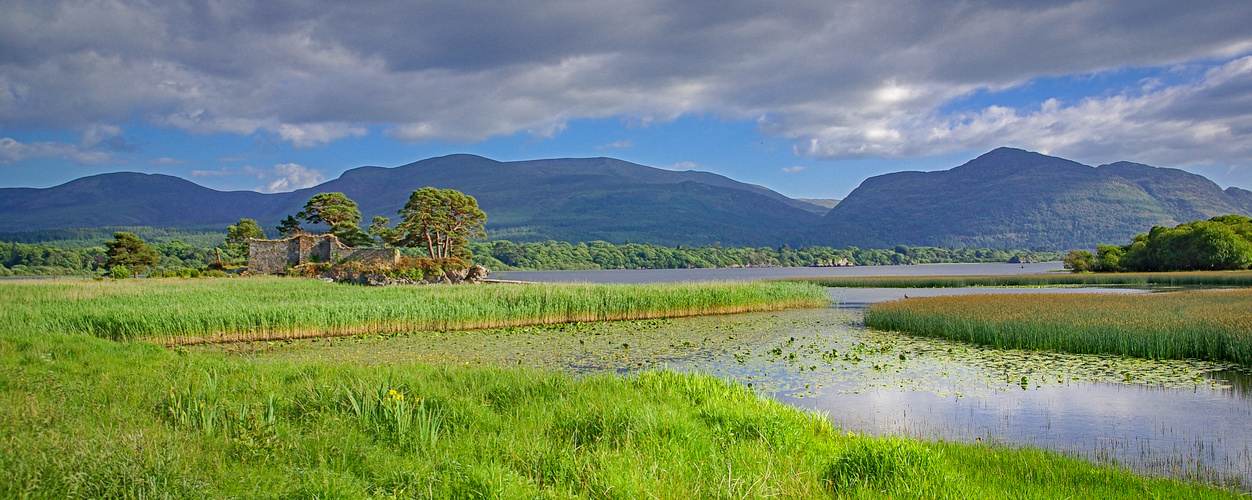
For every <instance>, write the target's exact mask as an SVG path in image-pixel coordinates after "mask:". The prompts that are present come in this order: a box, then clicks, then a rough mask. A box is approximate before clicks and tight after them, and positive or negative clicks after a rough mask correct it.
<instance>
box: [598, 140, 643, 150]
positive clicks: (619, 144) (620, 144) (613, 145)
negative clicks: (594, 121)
mask: <svg viewBox="0 0 1252 500" xmlns="http://www.w3.org/2000/svg"><path fill="white" fill-rule="evenodd" d="M633 147H635V142H634V141H614V142H610V143H608V144H601V145H599V146H596V149H626V148H633Z"/></svg>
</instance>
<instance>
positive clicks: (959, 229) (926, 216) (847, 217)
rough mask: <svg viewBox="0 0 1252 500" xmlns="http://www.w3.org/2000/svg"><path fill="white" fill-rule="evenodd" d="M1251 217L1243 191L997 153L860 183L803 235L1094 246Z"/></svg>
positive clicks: (1171, 174)
mask: <svg viewBox="0 0 1252 500" xmlns="http://www.w3.org/2000/svg"><path fill="white" fill-rule="evenodd" d="M1223 214H1243V215H1252V192H1249V191H1246V190H1243V189H1238V188H1228V189H1226V190H1225V191H1223V190H1222V189H1221V188H1220V187H1218V186H1217V184H1214V183H1213V182H1212V181H1210V180H1208V179H1207V178H1205V177H1203V176H1200V175H1196V174H1192V173H1188V172H1184V171H1182V170H1177V169H1170V168H1156V167H1151V166H1148V165H1141V164H1137V163H1129V162H1118V163H1112V164H1108V165H1101V166H1099V167H1090V166H1087V165H1083V164H1081V163H1077V162H1074V161H1070V160H1066V159H1063V158H1057V157H1053V156H1047V155H1042V154H1039V153H1033V152H1029V151H1023V150H1020V149H1012V148H1000V149H996V150H994V151H991V152H989V153H987V154H984V155H982V156H980V157H978V158H975V159H974V160H971V161H969V162H968V163H966V164H964V165H961V166H959V167H956V168H953V169H951V170H944V171H937V172H897V173H891V174H886V175H880V176H877V177H871V178H869V179H866V180H865V182H863V183H862V184H861V186H860V187H858V188H857V189H856V190H854V191H852V193H851V194H849V195H848V196H847V197H846V198H844V199H843V201H841V202H840V203H839V204H838V205H836V206H835V207H834V208H833V209H831V211H830V213H829V214H827V215H826V217H825V219H824V220H823V221H822V223H821V224H820V225H819V226H818V229H817V230H815V231H814V232H813V240H814V241H815V242H818V243H825V244H836V245H840V246H842V245H855V246H859V247H868V248H882V247H887V246H890V245H920V246H941V247H958V248H959V247H991V248H1038V247H1044V248H1054V249H1066V248H1095V247H1096V245H1097V244H1100V243H1109V242H1121V241H1126V240H1127V239H1129V238H1130V237H1132V236H1134V235H1135V234H1138V233H1141V232H1143V230H1144V228H1150V227H1152V226H1156V225H1162V226H1175V225H1177V224H1181V223H1183V222H1186V221H1191V220H1196V219H1207V218H1209V217H1213V216H1217V215H1223Z"/></svg>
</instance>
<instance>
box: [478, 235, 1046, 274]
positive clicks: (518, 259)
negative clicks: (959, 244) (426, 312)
mask: <svg viewBox="0 0 1252 500" xmlns="http://www.w3.org/2000/svg"><path fill="white" fill-rule="evenodd" d="M469 249H470V250H471V251H472V252H473V255H474V260H473V261H474V263H476V264H481V265H483V266H486V267H488V268H490V269H498V270H502V271H508V270H558V269H683V268H709V267H796V266H801V267H802V266H830V265H834V264H837V263H840V262H841V261H846V262H847V263H849V264H852V265H858V266H873V265H893V264H938V263H954V262H969V263H975V262H1046V261H1056V260H1058V259H1060V258H1061V255H1062V254H1061V253H1060V252H1051V251H1032V250H1001V249H988V248H936V247H910V246H903V245H901V246H897V247H895V248H891V249H860V248H856V247H847V248H842V249H838V248H833V247H822V246H814V247H802V248H792V247H789V246H787V245H782V246H779V247H776V248H774V247H760V248H745V247H723V246H720V245H710V246H702V247H685V246H678V247H674V248H670V247H664V246H658V245H652V244H647V243H626V244H622V245H613V244H611V243H608V242H604V241H593V242H590V243H576V244H574V243H568V242H563V241H547V242H541V243H514V242H511V241H504V240H497V241H488V242H480V243H472V244H470V245H469Z"/></svg>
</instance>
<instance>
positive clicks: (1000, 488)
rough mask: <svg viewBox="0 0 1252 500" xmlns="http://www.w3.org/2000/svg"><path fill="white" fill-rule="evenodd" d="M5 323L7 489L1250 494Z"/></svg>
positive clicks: (956, 447)
mask: <svg viewBox="0 0 1252 500" xmlns="http://www.w3.org/2000/svg"><path fill="white" fill-rule="evenodd" d="M16 330H20V328H17V327H14V326H13V325H3V326H0V367H3V368H2V369H0V440H2V441H3V443H4V445H3V446H0V497H2V498H143V497H169V498H193V497H194V498H202V497H209V498H227V497H232V498H653V497H655V498H732V497H733V498H765V497H775V496H777V497H786V498H831V497H835V498H883V497H891V498H979V497H982V498H999V497H1005V496H1013V497H1020V498H1075V497H1085V498H1144V497H1153V498H1233V497H1235V496H1236V495H1235V494H1234V493H1231V492H1224V491H1220V490H1215V489H1212V488H1208V487H1204V486H1199V485H1192V484H1186V483H1181V482H1177V481H1171V480H1163V479H1152V478H1145V477H1140V476H1137V475H1134V474H1131V473H1129V472H1125V471H1121V470H1117V469H1112V468H1107V467H1097V466H1093V465H1091V464H1089V463H1086V462H1083V461H1080V460H1076V459H1072V458H1067V457H1064V456H1061V455H1058V454H1054V453H1048V452H1043V451H1036V450H1014V449H1005V448H999V447H994V446H983V445H964V444H953V443H926V442H920V441H914V440H908V439H900V438H871V437H866V436H854V435H849V434H847V433H844V432H841V431H840V430H838V429H837V428H835V427H833V426H832V424H831V423H830V422H829V421H828V420H826V419H825V418H824V417H822V416H820V415H815V414H811V413H805V412H802V411H800V410H797V409H795V408H792V407H789V406H786V405H783V404H781V403H778V402H776V401H773V400H770V399H767V398H763V397H761V396H758V395H757V394H754V393H753V392H751V391H750V390H749V389H747V388H745V387H743V386H740V385H737V384H734V383H731V382H726V381H722V380H718V379H715V378H712V377H709V376H705V375H699V374H679V373H674V372H647V373H644V374H640V375H637V376H630V377H618V376H592V377H583V378H577V379H575V378H573V377H570V376H568V375H564V374H560V373H554V372H541V371H532V370H525V369H503V368H467V367H452V366H441V367H435V366H428V365H420V364H397V365H393V366H372V367H371V366H361V365H356V364H332V363H307V362H306V363H288V362H275V361H259V360H250V359H247V358H242V357H226V356H220V355H217V356H210V355H200V354H197V353H194V352H186V351H182V350H178V349H167V348H163V347H159V346H156V345H153V344H149V343H144V342H128V343H119V342H114V341H109V340H105V339H99V338H95V337H90V336H86V335H81V334H55V333H31V332H23V333H18V332H16Z"/></svg>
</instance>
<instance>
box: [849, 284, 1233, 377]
mask: <svg viewBox="0 0 1252 500" xmlns="http://www.w3.org/2000/svg"><path fill="white" fill-rule="evenodd" d="M865 324H866V326H870V327H873V328H878V329H883V330H895V331H901V332H905V333H911V334H916V335H927V336H933V337H944V338H949V339H953V340H959V341H963V342H972V343H976V344H983V345H990V346H994V347H999V348H1017V349H1041V350H1058V351H1067V352H1074V353H1090V354H1116V355H1124V356H1136V357H1142V358H1152V359H1184V358H1198V359H1205V360H1213V361H1230V362H1235V363H1240V364H1243V365H1252V290H1249V289H1239V290H1214V291H1187V292H1173V293H1157V294H1147V295H1118V294H1066V295H1015V294H1005V295H963V296H951V297H925V298H914V299H908V300H900V301H893V302H885V303H880V304H875V305H873V306H871V307H870V308H869V309H868V310H867V311H866V312H865Z"/></svg>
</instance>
